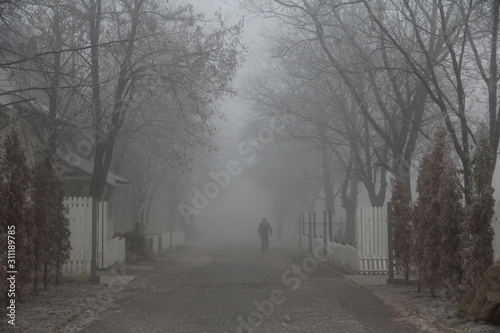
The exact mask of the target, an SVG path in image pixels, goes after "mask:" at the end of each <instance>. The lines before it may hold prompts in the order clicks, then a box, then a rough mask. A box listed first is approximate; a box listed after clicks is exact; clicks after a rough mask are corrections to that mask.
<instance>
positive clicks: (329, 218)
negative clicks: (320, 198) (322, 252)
mask: <svg viewBox="0 0 500 333" xmlns="http://www.w3.org/2000/svg"><path fill="white" fill-rule="evenodd" d="M332 223H333V220H332V210H331V209H329V210H328V229H329V233H330V242H333V232H332V231H333V230H332Z"/></svg>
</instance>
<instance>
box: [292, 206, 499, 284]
mask: <svg viewBox="0 0 500 333" xmlns="http://www.w3.org/2000/svg"><path fill="white" fill-rule="evenodd" d="M356 218H357V223H356V248H354V247H352V246H349V245H343V244H340V243H337V242H329V241H328V242H327V249H328V256H329V258H331V259H332V260H333V261H335V262H336V263H338V264H340V265H342V266H344V267H346V268H348V269H349V270H351V271H355V272H358V273H359V274H388V272H389V258H388V234H387V223H388V219H387V206H384V207H360V208H359V209H358V212H357V216H356ZM492 226H493V230H494V232H495V236H494V239H493V250H494V257H495V260H500V202H497V203H496V204H495V216H494V217H493V220H492ZM306 229H307V228H306ZM306 233H307V230H306ZM308 241H309V240H308V237H307V236H302V249H304V250H308V247H309V243H308ZM314 246H324V245H323V240H322V239H321V238H320V237H316V238H314V239H313V247H314Z"/></svg>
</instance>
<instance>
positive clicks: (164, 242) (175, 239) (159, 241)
mask: <svg viewBox="0 0 500 333" xmlns="http://www.w3.org/2000/svg"><path fill="white" fill-rule="evenodd" d="M185 240H186V233H185V231H174V232H168V233H164V234H161V235H149V236H146V243H147V244H148V247H149V250H150V251H152V252H154V253H156V252H159V251H167V250H172V249H175V248H176V247H177V246H179V245H180V244H182V243H184V242H185Z"/></svg>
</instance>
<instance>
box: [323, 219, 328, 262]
mask: <svg viewBox="0 0 500 333" xmlns="http://www.w3.org/2000/svg"><path fill="white" fill-rule="evenodd" d="M327 237H328V235H327V234H326V210H324V211H323V245H324V249H323V255H324V256H326V253H327V246H328V243H327Z"/></svg>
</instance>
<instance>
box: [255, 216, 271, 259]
mask: <svg viewBox="0 0 500 333" xmlns="http://www.w3.org/2000/svg"><path fill="white" fill-rule="evenodd" d="M258 234H259V237H260V241H261V243H262V251H263V252H266V251H267V247H268V246H269V235H271V236H272V235H273V229H271V225H270V224H269V223H268V222H267V220H266V219H265V218H263V219H262V222H260V224H259V230H258Z"/></svg>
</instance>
